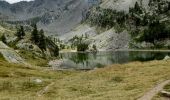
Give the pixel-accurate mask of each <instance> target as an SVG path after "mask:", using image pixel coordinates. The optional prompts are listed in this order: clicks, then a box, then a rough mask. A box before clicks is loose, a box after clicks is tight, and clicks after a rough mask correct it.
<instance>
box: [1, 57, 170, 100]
mask: <svg viewBox="0 0 170 100" xmlns="http://www.w3.org/2000/svg"><path fill="white" fill-rule="evenodd" d="M169 78H170V61H151V62H132V63H128V64H123V65H119V64H117V65H112V66H107V67H105V68H101V69H96V70H91V71H52V70H47V69H46V68H42V67H41V68H40V67H26V66H24V65H17V64H9V63H7V62H5V61H3V60H0V100H23V99H25V100H134V99H137V98H139V97H141V96H142V95H143V94H144V93H146V92H147V91H148V90H150V89H151V88H152V87H154V86H155V85H156V84H158V83H159V82H162V81H164V80H166V79H169ZM36 79H40V80H42V82H41V83H36V81H35V80H36ZM52 83H53V84H52ZM43 90H44V92H42V94H41V96H39V95H38V93H39V92H40V91H43Z"/></svg>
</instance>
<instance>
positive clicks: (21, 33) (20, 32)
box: [16, 26, 25, 40]
mask: <svg viewBox="0 0 170 100" xmlns="http://www.w3.org/2000/svg"><path fill="white" fill-rule="evenodd" d="M16 36H17V37H18V39H19V40H20V39H23V38H24V36H25V31H24V27H23V26H20V28H19V29H18V30H17V33H16Z"/></svg>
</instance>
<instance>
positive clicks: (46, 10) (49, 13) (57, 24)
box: [0, 0, 90, 35]
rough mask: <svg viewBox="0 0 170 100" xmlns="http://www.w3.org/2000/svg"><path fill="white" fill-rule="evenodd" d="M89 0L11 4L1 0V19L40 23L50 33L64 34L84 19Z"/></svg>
mask: <svg viewBox="0 0 170 100" xmlns="http://www.w3.org/2000/svg"><path fill="white" fill-rule="evenodd" d="M89 3H90V2H89V0H35V1H30V2H26V1H22V2H19V3H15V4H9V3H7V2H5V1H0V20H5V21H8V22H11V23H15V22H16V21H17V22H19V23H23V24H30V23H31V22H36V23H38V27H39V28H43V29H45V31H46V32H47V33H49V34H52V35H56V34H63V33H66V32H68V31H70V29H72V28H73V27H75V26H76V25H77V24H79V23H80V22H81V21H82V19H83V16H82V15H83V13H85V12H86V11H87V10H88V9H89V6H90V4H89Z"/></svg>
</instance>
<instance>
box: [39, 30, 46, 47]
mask: <svg viewBox="0 0 170 100" xmlns="http://www.w3.org/2000/svg"><path fill="white" fill-rule="evenodd" d="M39 34H40V38H39V48H40V49H41V50H46V38H45V35H44V31H43V30H42V29H41V30H40V32H39Z"/></svg>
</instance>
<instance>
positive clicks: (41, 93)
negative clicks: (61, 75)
mask: <svg viewBox="0 0 170 100" xmlns="http://www.w3.org/2000/svg"><path fill="white" fill-rule="evenodd" d="M52 85H54V82H52V83H51V84H49V85H47V86H46V87H44V88H43V89H42V90H41V91H39V92H37V96H38V97H40V96H42V95H43V94H44V93H46V92H47V91H48V89H49V88H50V87H51V86H52Z"/></svg>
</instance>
